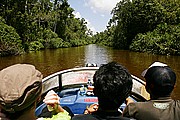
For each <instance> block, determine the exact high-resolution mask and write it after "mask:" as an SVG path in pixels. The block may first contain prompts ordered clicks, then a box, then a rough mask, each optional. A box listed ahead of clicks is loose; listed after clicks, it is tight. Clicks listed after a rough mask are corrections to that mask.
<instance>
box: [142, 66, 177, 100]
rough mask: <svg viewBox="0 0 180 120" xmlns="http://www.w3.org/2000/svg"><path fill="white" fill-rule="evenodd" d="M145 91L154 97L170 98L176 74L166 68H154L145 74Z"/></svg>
mask: <svg viewBox="0 0 180 120" xmlns="http://www.w3.org/2000/svg"><path fill="white" fill-rule="evenodd" d="M145 79H146V90H147V91H148V92H149V93H150V94H151V95H153V96H154V97H155V96H156V97H167V96H170V94H171V93H172V91H173V89H174V85H175V83H176V74H175V73H174V72H173V71H172V70H171V68H170V67H168V66H154V67H151V68H149V69H148V70H147V72H146V74H145Z"/></svg>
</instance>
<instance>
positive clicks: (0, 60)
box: [0, 44, 180, 99]
mask: <svg viewBox="0 0 180 120" xmlns="http://www.w3.org/2000/svg"><path fill="white" fill-rule="evenodd" d="M110 61H117V62H118V63H121V64H122V65H123V66H125V67H126V68H127V69H128V70H129V71H130V72H131V73H132V74H133V75H135V76H137V77H139V78H142V77H141V75H140V74H141V72H142V71H143V70H144V69H145V68H147V67H148V66H149V65H150V64H151V63H153V62H154V61H161V62H164V63H166V64H168V65H169V66H170V67H171V68H172V69H173V70H174V71H175V72H176V75H177V84H176V87H175V89H174V92H173V94H172V97H173V98H174V99H180V62H179V61H180V56H164V55H153V54H148V53H137V52H131V51H125V50H114V49H112V48H109V47H102V46H98V45H95V44H91V45H87V46H82V47H73V48H60V49H47V50H43V51H37V52H31V53H27V54H24V55H20V56H9V57H0V70H1V69H3V68H5V67H7V66H10V65H12V64H16V63H29V64H33V65H35V66H36V68H37V69H39V70H40V71H41V72H42V73H43V75H44V77H45V76H48V75H50V74H52V73H54V72H57V71H60V70H64V69H68V68H74V67H81V66H84V65H85V64H86V63H96V64H97V65H98V66H99V65H101V64H105V63H108V62H110ZM142 79H143V78H142Z"/></svg>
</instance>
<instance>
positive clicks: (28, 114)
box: [17, 109, 36, 120]
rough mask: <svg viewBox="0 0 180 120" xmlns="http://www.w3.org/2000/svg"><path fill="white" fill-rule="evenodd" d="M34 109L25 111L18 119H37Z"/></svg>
mask: <svg viewBox="0 0 180 120" xmlns="http://www.w3.org/2000/svg"><path fill="white" fill-rule="evenodd" d="M34 111H35V110H34V109H30V110H29V111H26V112H24V113H23V114H22V115H21V116H20V117H19V118H18V119H17V120H36V116H35V113H34Z"/></svg>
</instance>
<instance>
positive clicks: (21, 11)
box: [0, 0, 92, 56]
mask: <svg viewBox="0 0 180 120" xmlns="http://www.w3.org/2000/svg"><path fill="white" fill-rule="evenodd" d="M73 11H74V9H73V8H71V7H70V5H69V3H68V1H67V0H54V1H53V0H1V2H0V56H6V55H17V54H21V53H23V52H26V51H36V50H40V49H45V48H60V47H73V46H81V45H86V44H89V43H91V42H92V41H91V36H92V31H91V30H89V29H88V28H87V26H86V24H87V23H86V21H85V19H83V18H82V19H80V18H75V16H74V15H73Z"/></svg>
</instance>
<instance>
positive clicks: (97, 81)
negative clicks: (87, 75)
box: [93, 62, 132, 109]
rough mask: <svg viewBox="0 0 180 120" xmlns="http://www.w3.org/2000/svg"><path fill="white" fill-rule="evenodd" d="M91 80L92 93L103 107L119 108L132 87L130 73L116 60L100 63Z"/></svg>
mask: <svg viewBox="0 0 180 120" xmlns="http://www.w3.org/2000/svg"><path fill="white" fill-rule="evenodd" d="M93 82H94V90H93V91H94V94H95V95H96V96H97V97H98V101H99V107H101V108H103V109H117V108H119V106H120V105H121V104H122V103H123V102H124V101H125V99H126V98H127V97H128V96H129V94H130V92H131V89H132V77H131V74H130V73H129V72H128V71H127V69H126V68H124V67H123V66H122V65H120V64H118V63H116V62H110V63H108V64H104V65H102V66H101V67H100V68H99V69H98V70H97V71H96V72H95V74H94V76H93Z"/></svg>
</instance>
